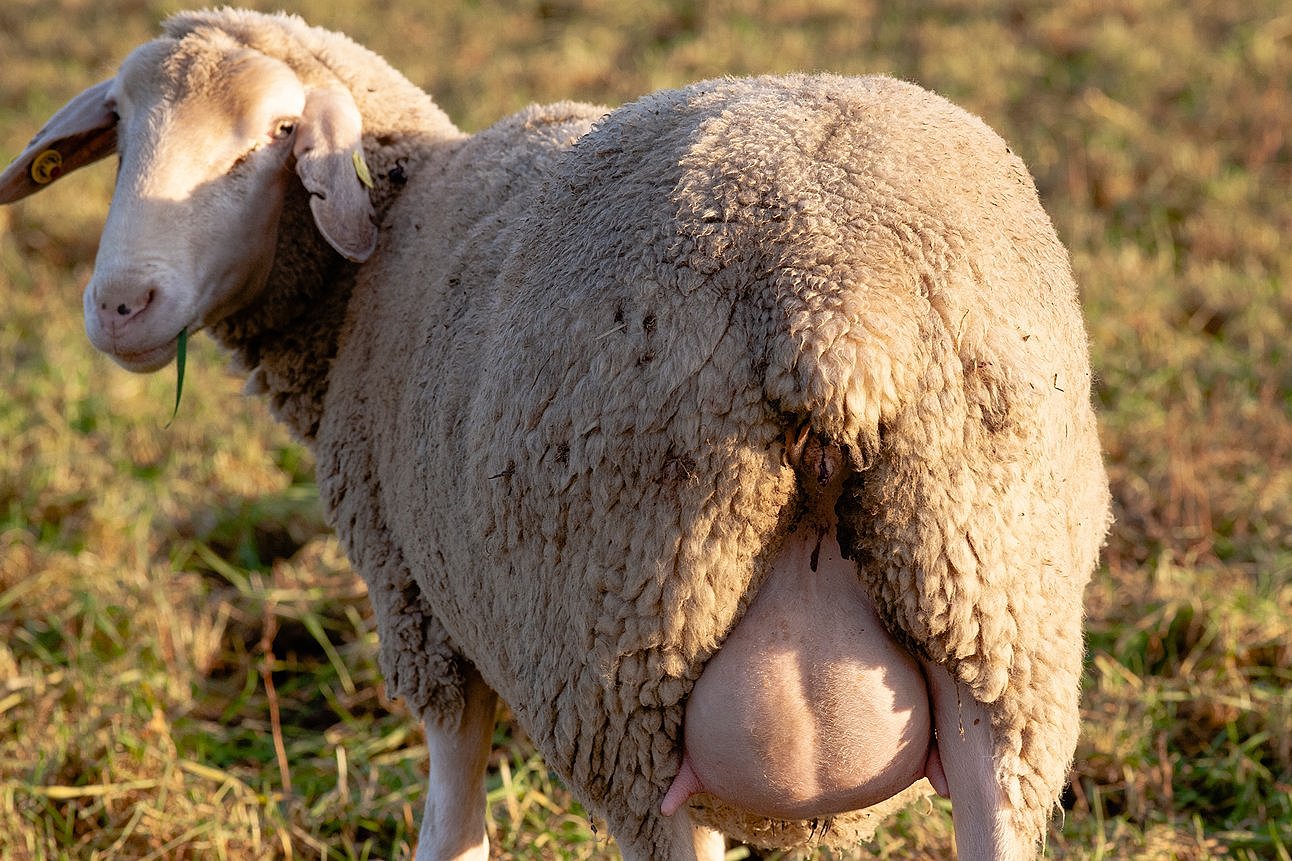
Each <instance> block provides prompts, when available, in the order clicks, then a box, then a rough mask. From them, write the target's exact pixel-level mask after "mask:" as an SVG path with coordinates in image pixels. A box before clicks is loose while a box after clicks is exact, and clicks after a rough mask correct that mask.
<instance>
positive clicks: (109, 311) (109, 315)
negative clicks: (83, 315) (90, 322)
mask: <svg viewBox="0 0 1292 861" xmlns="http://www.w3.org/2000/svg"><path fill="white" fill-rule="evenodd" d="M155 294H156V291H155V290H153V289H149V290H146V291H144V292H143V293H142V294H140V295H137V296H134V297H132V298H133V301H128V302H120V301H119V302H118V303H117V304H116V305H115V306H114V305H113V304H112V302H111V300H110V299H109V300H107V301H102V300H101V301H100V302H99V315H100V316H101V318H103V320H104V322H105V323H108V324H109V325H113V326H116V325H121V324H123V323H127V322H129V321H130V320H133V319H134V318H135V317H137V316H139V314H140V312H142V311H143V310H144V309H145V308H147V307H148V306H149V305H151V304H152V301H153V297H154V296H155Z"/></svg>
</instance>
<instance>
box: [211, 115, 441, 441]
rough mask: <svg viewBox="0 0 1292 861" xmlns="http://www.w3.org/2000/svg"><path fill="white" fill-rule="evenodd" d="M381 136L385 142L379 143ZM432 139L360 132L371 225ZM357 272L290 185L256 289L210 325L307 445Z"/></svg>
mask: <svg viewBox="0 0 1292 861" xmlns="http://www.w3.org/2000/svg"><path fill="white" fill-rule="evenodd" d="M382 140H387V141H392V142H393V143H392V145H389V146H382V144H381V143H380V141H382ZM438 140H439V141H442V140H443V139H438ZM436 144H437V138H435V137H434V136H431V135H429V134H427V133H420V134H411V135H410V134H408V133H402V134H399V135H395V134H374V135H365V147H364V149H365V156H366V159H367V161H368V164H369V168H370V170H371V172H372V177H373V179H374V181H375V187H374V188H373V190H372V192H371V195H370V196H371V199H372V203H373V208H374V210H375V214H376V218H377V223H378V224H381V223H383V221H384V219H385V216H386V212H387V211H388V210H389V209H390V207H391V206H392V205H393V204H394V202H395V200H396V199H397V198H398V196H399V194H400V193H401V192H402V189H403V183H404V181H405V176H406V174H405V173H404V172H405V171H406V170H413V169H414V168H413V167H412V165H414V164H416V163H417V162H419V161H420V160H422V159H423V158H425V157H427V154H428V153H429V152H431V151H432V150H433V149H434V148H435V146H436ZM358 272H359V264H355V263H350V262H348V261H346V260H345V259H344V258H342V257H341V256H340V255H339V254H337V253H336V252H335V251H334V250H333V249H332V248H331V246H329V245H328V244H327V242H326V241H325V240H324V239H323V237H322V235H320V234H319V232H318V229H317V228H316V227H315V225H314V221H313V217H312V215H311V214H310V209H309V195H308V193H307V192H306V191H305V190H304V189H303V188H302V187H301V186H299V184H293V185H292V186H291V188H290V190H289V191H288V193H287V198H286V200H285V202H284V206H283V214H282V217H281V218H280V220H279V225H278V239H277V244H276V249H275V253H274V261H273V264H272V267H271V269H270V273H269V276H268V279H267V282H266V285H265V287H264V289H263V291H262V292H261V293H260V294H259V295H258V296H257V297H255V298H254V299H253V301H251V302H249V303H247V305H246V306H245V307H244V308H243V309H242V310H240V311H237V312H235V313H234V314H231V315H230V316H229V317H227V318H225V319H224V320H221V321H220V322H218V323H216V324H214V325H213V326H212V327H211V329H210V331H211V334H212V335H213V336H214V337H215V338H216V340H217V341H219V342H220V343H221V344H223V345H224V346H225V347H226V348H228V349H229V350H230V351H232V353H233V354H234V357H235V360H236V362H237V364H238V365H239V366H241V368H242V369H244V370H245V371H246V372H247V373H248V375H249V376H248V385H247V389H248V391H249V392H251V393H253V394H260V395H264V396H265V397H266V399H267V400H268V402H269V405H270V408H271V410H272V411H273V413H274V415H275V416H276V417H277V418H278V419H279V420H280V421H282V422H283V423H285V424H286V425H287V426H288V427H289V428H290V429H291V431H292V432H293V433H294V434H295V435H296V436H297V437H298V438H300V439H301V440H302V441H304V442H305V443H307V444H311V445H312V444H313V442H314V438H315V435H316V433H317V431H318V426H319V422H320V420H321V418H322V415H323V400H324V397H325V395H326V393H327V389H328V378H329V374H330V370H331V366H332V362H333V360H334V359H335V358H336V356H337V351H338V348H339V341H340V335H341V331H342V328H343V324H344V322H345V316H346V309H347V307H348V306H349V302H350V297H351V294H352V292H353V290H354V285H355V280H356V277H357V275H358Z"/></svg>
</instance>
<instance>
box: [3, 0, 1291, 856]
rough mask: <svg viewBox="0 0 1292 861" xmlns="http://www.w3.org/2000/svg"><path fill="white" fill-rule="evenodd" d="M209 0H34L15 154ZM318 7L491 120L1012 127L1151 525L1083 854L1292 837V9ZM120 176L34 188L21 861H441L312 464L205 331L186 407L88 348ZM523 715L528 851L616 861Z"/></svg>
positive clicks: (1114, 570)
mask: <svg viewBox="0 0 1292 861" xmlns="http://www.w3.org/2000/svg"><path fill="white" fill-rule="evenodd" d="M284 5H286V6H287V7H289V8H298V9H299V8H303V7H304V5H305V4H303V3H299V2H290V3H286V4H284ZM175 8H178V7H176V6H174V5H173V4H171V3H149V2H143V0H135V2H130V0H122V1H121V2H111V3H108V2H90V0H64V2H61V3H54V4H49V3H36V2H34V0H10V2H8V3H7V4H4V5H3V6H0V57H3V58H4V63H3V65H4V74H3V75H0V153H7V154H13V153H16V152H17V151H18V150H19V149H20V148H21V146H22V144H23V143H24V142H25V141H26V140H27V138H28V137H30V135H31V134H32V133H33V132H34V131H35V129H36V128H37V127H38V126H39V125H40V124H41V122H42V121H43V120H44V119H45V118H46V117H47V116H48V115H49V113H50V112H51V111H52V110H54V109H56V108H57V107H58V105H60V104H61V103H62V102H63V101H64V100H65V99H66V98H68V97H70V96H71V95H73V94H74V93H75V92H78V91H79V90H80V88H82V87H84V86H85V85H88V84H90V83H92V82H94V81H95V80H98V79H100V78H102V77H104V76H106V75H108V74H111V72H112V70H113V68H114V67H115V65H116V64H117V63H118V62H119V61H120V59H121V58H122V56H123V55H124V53H125V52H126V51H127V50H128V49H129V48H130V47H132V46H133V45H134V44H135V43H136V42H138V41H140V40H142V39H144V38H147V37H148V36H150V35H151V34H152V33H153V32H154V29H155V23H156V21H157V20H158V19H159V18H160V17H161V16H162V15H163V14H164V13H165V12H168V11H173V10H174V9H175ZM308 14H309V17H310V18H311V19H312V20H313V21H315V22H317V23H321V24H324V25H327V26H331V27H334V28H337V29H341V30H344V31H346V32H348V33H350V34H352V35H354V36H355V37H356V38H358V39H359V40H360V41H363V42H364V43H366V44H368V45H369V46H371V47H373V48H374V49H376V50H378V51H379V52H381V53H383V54H384V55H385V56H387V57H388V58H389V59H391V61H392V62H393V63H394V64H395V65H396V66H397V67H399V68H401V69H403V70H405V71H406V72H407V73H408V75H409V76H410V78H412V79H413V80H414V81H415V82H417V83H419V84H422V85H423V86H425V87H427V89H428V90H430V91H431V92H432V93H434V94H435V95H436V96H437V98H438V99H439V100H440V102H441V103H442V104H443V105H444V107H445V108H446V109H447V110H448V111H449V113H450V114H451V115H453V116H454V117H455V118H457V119H458V120H459V121H460V123H461V124H462V125H463V126H464V127H467V128H479V127H481V126H483V125H485V124H487V123H489V122H490V121H492V120H493V119H495V118H497V117H498V116H501V115H502V114H504V113H506V112H508V111H511V110H514V109H516V108H519V107H521V106H522V105H523V104H524V103H525V102H527V101H530V100H555V99H559V98H577V99H584V100H589V101H597V102H603V103H607V104H616V103H620V102H622V101H625V100H628V99H631V98H633V97H634V96H636V95H638V94H640V93H642V92H646V91H648V90H651V89H654V88H657V87H661V86H670V85H675V84H679V83H683V82H685V81H688V80H692V79H695V78H700V77H705V76H711V75H717V74H727V73H732V74H739V73H746V72H763V71H781V70H790V69H823V70H832V71H839V72H858V73H859V72H875V71H882V72H888V73H892V74H896V75H898V76H901V77H906V78H909V79H913V80H917V81H919V82H921V83H923V84H925V85H927V86H930V87H932V88H934V89H936V90H939V91H940V92H942V93H944V94H946V95H948V96H950V97H952V98H953V99H955V100H957V101H959V102H960V103H962V104H964V105H965V106H966V107H968V108H970V109H971V110H974V111H976V112H978V113H979V114H981V115H982V116H983V117H984V118H985V119H987V120H988V122H989V123H991V124H992V125H993V126H995V127H996V128H997V129H999V130H1000V131H1001V132H1002V133H1003V134H1004V135H1005V136H1006V138H1007V139H1009V140H1010V141H1011V143H1012V145H1013V146H1014V148H1015V149H1016V150H1017V151H1019V152H1020V153H1021V154H1022V155H1023V157H1024V159H1025V160H1026V161H1027V162H1028V164H1029V165H1030V166H1031V167H1032V169H1033V171H1034V172H1035V174H1036V176H1037V180H1038V184H1039V186H1040V188H1041V191H1042V194H1043V196H1044V198H1045V201H1046V205H1047V207H1048V208H1049V210H1050V212H1051V213H1052V215H1053V217H1054V219H1055V222H1056V225H1057V226H1058V228H1059V231H1060V233H1061V234H1062V236H1063V237H1064V239H1065V241H1066V242H1067V243H1068V244H1069V246H1070V247H1071V249H1072V251H1073V259H1074V267H1075V269H1076V271H1077V276H1078V280H1079V281H1080V283H1081V284H1082V285H1083V288H1084V298H1085V302H1086V306H1087V309H1088V318H1089V321H1090V328H1091V338H1092V350H1093V355H1094V360H1095V366H1096V369H1097V373H1098V376H1099V383H1098V390H1097V393H1096V396H1097V399H1098V403H1099V406H1100V408H1101V412H1102V416H1103V422H1104V429H1105V435H1104V441H1105V445H1106V448H1107V450H1108V458H1109V467H1110V472H1111V475H1112V480H1113V487H1114V493H1115V497H1116V506H1117V519H1118V522H1117V525H1116V527H1115V529H1114V534H1113V536H1112V539H1111V541H1110V545H1109V548H1108V552H1107V557H1106V558H1107V562H1106V565H1105V567H1104V568H1102V569H1101V571H1100V572H1099V574H1098V575H1097V576H1096V579H1095V582H1094V583H1093V584H1092V586H1091V588H1090V590H1089V592H1088V604H1089V615H1090V625H1089V628H1090V658H1089V662H1088V671H1087V678H1086V688H1085V699H1084V705H1083V708H1084V710H1085V717H1086V721H1085V727H1086V735H1085V738H1084V740H1083V742H1082V744H1081V747H1080V749H1079V751H1078V759H1077V764H1076V766H1075V769H1074V774H1073V781H1072V787H1071V791H1070V792H1069V793H1068V795H1067V796H1066V797H1065V799H1064V807H1065V811H1064V816H1063V817H1062V819H1061V821H1056V823H1055V826H1054V829H1053V831H1052V834H1051V837H1050V841H1049V847H1048V852H1049V854H1050V855H1051V856H1052V857H1056V858H1057V857H1063V858H1128V859H1162V858H1178V859H1203V858H1213V857H1235V858H1252V859H1255V858H1281V859H1288V858H1289V857H1290V855H1289V853H1290V852H1292V801H1290V800H1289V797H1290V795H1292V669H1290V668H1292V630H1290V628H1292V623H1290V622H1289V612H1288V608H1289V607H1292V348H1289V344H1292V331H1290V330H1292V325H1290V321H1292V290H1289V289H1288V286H1287V285H1288V284H1289V281H1290V279H1289V276H1290V275H1292V250H1289V247H1288V245H1287V243H1286V241H1285V239H1284V237H1286V236H1288V235H1292V202H1290V200H1292V195H1289V189H1290V188H1292V141H1290V140H1289V135H1290V134H1292V132H1290V131H1289V130H1292V93H1290V92H1289V86H1290V82H1292V14H1289V12H1288V9H1287V7H1286V4H1285V3H1283V2H1281V0H1256V2H1253V3H1245V4H1235V3H1222V2H1213V0H1197V2H1193V3H1190V4H1179V3H1172V2H1168V0H1117V2H1114V3H1111V4H1109V3H1098V4H1096V3H1084V2H1078V3H1071V4H1061V5H1056V6H1053V7H1052V8H1051V7H1045V6H1041V5H1039V4H1028V3H1019V2H1006V0H984V2H979V3H969V2H964V0H940V2H929V3H924V4H919V5H918V6H915V7H913V8H903V9H902V10H900V11H899V10H897V9H896V8H886V7H885V6H883V5H881V4H879V3H877V2H867V0H861V2H857V0H819V2H809V0H788V2H778V3H775V4H773V3H770V2H755V0H722V2H717V3H711V4H690V3H684V2H677V0H646V2H637V3H628V4H619V3H610V2H605V0H531V2H514V3H504V2H501V0H474V2H470V3H465V2H464V3H457V4H450V3H443V4H433V3H414V2H406V0H392V2H386V3H381V4H377V3H371V4H368V3H339V2H337V3H312V4H310V9H309V12H308ZM110 185H111V171H110V169H109V168H106V167H100V168H95V169H91V170H88V171H85V172H83V173H82V174H78V176H77V177H76V178H75V179H74V180H72V181H68V182H64V183H60V184H58V185H56V186H54V187H52V188H51V189H50V190H49V191H47V192H45V193H43V194H42V195H39V196H38V197H37V198H35V199H33V200H32V201H31V202H30V203H27V204H23V205H21V206H19V207H16V208H14V209H10V210H4V211H0V295H2V296H3V298H4V303H5V309H6V314H5V315H4V316H3V319H0V367H4V368H6V370H7V373H6V374H5V378H6V380H7V383H6V385H5V387H4V389H3V391H2V392H0V438H2V439H3V440H4V445H3V447H0V857H3V858H14V859H28V858H31V859H44V858H78V859H79V858H237V859H241V858H262V857H274V858H278V857H304V858H315V857H318V858H325V857H326V858H379V857H380V858H386V857H398V856H402V855H406V854H407V851H408V845H409V843H410V842H411V839H412V835H414V834H415V821H416V818H417V817H416V814H417V810H418V804H419V799H420V795H421V786H420V784H421V782H422V780H423V776H424V770H425V766H424V757H425V751H424V749H423V748H422V747H421V740H420V735H419V732H418V730H417V728H416V726H415V725H414V724H413V723H412V722H411V721H409V720H408V718H407V716H406V715H405V714H404V713H403V712H402V711H401V710H400V708H399V706H398V705H397V704H394V705H392V704H391V703H388V702H386V701H385V700H384V698H383V695H382V693H381V691H382V688H381V684H380V679H379V676H378V673H377V670H376V666H375V657H374V635H373V632H372V628H371V624H370V622H369V620H368V616H367V610H366V608H365V604H364V601H363V598H362V586H361V584H359V583H358V581H357V580H356V579H355V578H354V576H353V575H352V574H351V573H350V571H349V569H348V568H347V566H346V564H345V562H344V560H343V559H342V558H341V557H340V554H339V553H338V551H337V549H336V544H335V542H334V540H333V539H332V538H331V537H330V536H329V535H328V534H327V532H326V530H325V529H324V527H323V525H322V523H321V522H320V518H319V514H318V511H317V506H316V503H315V502H314V489H313V487H312V485H311V478H310V464H309V458H308V455H307V454H306V453H305V452H303V451H302V450H301V449H299V448H298V447H297V446H295V445H294V444H292V443H291V442H290V441H289V440H288V438H287V436H286V434H285V433H284V432H283V431H282V430H281V429H280V428H277V427H276V426H274V425H272V424H271V423H270V421H269V420H268V419H267V417H266V415H265V412H264V410H263V409H262V408H261V407H260V405H259V404H257V403H255V402H248V401H246V400H245V399H243V398H242V397H241V396H240V395H239V394H238V382H237V381H235V380H232V379H230V378H229V377H227V376H226V375H225V374H224V372H223V371H221V370H220V367H221V361H220V357H219V356H218V355H217V354H216V351H215V350H214V349H213V348H212V347H211V345H210V344H209V343H208V342H206V341H204V340H202V339H198V340H197V341H196V342H195V343H194V345H193V349H192V351H191V357H190V369H189V376H188V383H187V386H186V389H187V390H186V393H185V401H184V404H183V406H182V407H181V411H180V416H179V418H178V419H177V420H176V422H175V423H174V425H172V426H171V427H170V428H169V429H166V430H163V428H162V426H163V425H164V424H165V422H166V420H167V418H168V416H169V406H170V402H171V399H172V398H173V396H174V389H173V386H174V379H173V377H171V376H169V375H166V374H162V375H158V376H156V377H152V378H139V377H133V376H130V375H128V374H126V373H124V372H122V371H120V370H118V369H116V368H115V367H114V366H112V364H111V363H110V362H108V361H107V360H105V359H103V358H102V357H99V356H96V355H94V354H93V351H92V350H91V348H90V347H89V345H88V343H86V341H85V339H84V337H83V335H82V333H81V325H80V320H79V297H78V293H79V289H80V287H81V285H82V284H83V283H84V281H85V280H86V278H87V277H88V272H89V266H90V264H91V262H92V260H93V255H94V249H95V243H96V237H97V233H98V226H99V223H100V221H101V219H102V216H103V213H104V212H105V210H106V203H107V200H108V196H109V192H110ZM266 682H268V684H266ZM270 691H272V694H273V696H272V698H271V697H270V696H268V695H267V693H268V692H270ZM275 713H276V714H277V718H275V716H274V715H275ZM275 721H277V722H278V724H279V726H280V730H279V731H278V732H275V731H274V724H275ZM510 732H511V730H510V729H509V728H508V727H507V725H506V724H505V723H503V724H502V725H500V728H499V730H498V737H497V739H496V741H497V744H498V751H499V752H498V753H497V754H496V755H495V756H496V760H497V762H496V764H497V765H498V766H499V768H498V775H497V776H496V777H495V778H494V779H493V783H492V784H491V791H490V827H491V829H492V833H493V836H494V843H495V846H497V847H498V849H499V852H500V854H502V855H505V856H508V857H524V858H530V857H533V858H565V857H568V858H600V857H608V856H613V849H612V848H611V846H610V845H609V844H608V841H607V840H606V838H605V836H604V833H601V834H597V833H594V832H593V831H592V830H591V829H590V827H589V823H588V822H587V819H586V817H585V816H584V815H583V813H582V811H581V810H580V809H579V808H578V806H577V804H575V803H573V802H572V801H571V799H570V798H569V796H568V794H567V793H565V791H564V790H563V789H562V788H561V787H560V786H559V785H558V784H557V783H556V782H555V781H554V780H553V778H552V777H551V776H550V775H549V774H548V772H547V770H546V769H545V768H544V766H543V765H542V763H541V761H540V760H539V759H537V758H536V757H535V756H534V754H533V752H532V748H531V747H530V746H529V745H528V743H527V742H526V741H525V740H524V739H523V738H518V737H513V736H511V735H510V734H509V733H510ZM276 741H277V742H279V743H280V744H281V755H280V753H279V751H278V749H277V748H276ZM283 761H285V762H286V763H288V769H289V770H284V769H283V768H282V767H280V763H281V762H283ZM950 839H951V838H950V831H949V825H948V818H947V814H946V808H945V806H944V805H939V806H936V807H934V808H931V809H929V810H914V811H908V812H907V813H905V814H903V815H902V816H901V817H900V818H899V819H898V820H896V821H895V822H894V823H893V824H892V826H891V827H889V828H887V829H886V830H885V831H884V832H883V833H882V834H881V835H880V837H879V839H878V840H877V842H876V843H875V845H874V846H872V847H869V848H870V849H872V850H874V851H875V853H876V854H878V855H880V856H881V857H892V858H939V857H945V856H946V854H947V852H948V848H949V845H950ZM737 854H738V853H737Z"/></svg>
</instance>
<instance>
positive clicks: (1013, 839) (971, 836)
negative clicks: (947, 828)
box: [922, 660, 1036, 861]
mask: <svg viewBox="0 0 1292 861" xmlns="http://www.w3.org/2000/svg"><path fill="white" fill-rule="evenodd" d="M922 663H923V665H924V672H925V676H926V677H927V678H928V681H929V693H930V701H931V702H932V704H933V711H934V715H933V722H934V727H935V732H936V736H937V740H936V745H935V747H934V748H933V749H932V750H931V751H930V754H929V762H928V764H927V766H926V769H927V770H928V775H929V779H930V781H932V783H933V785H934V787H935V788H936V789H937V790H938V792H939V793H940V794H942V795H949V796H950V798H951V819H952V823H953V825H954V827H955V833H956V857H957V858H958V859H959V861H1029V859H1034V858H1035V857H1036V846H1035V842H1034V841H1033V840H1032V838H1031V836H1030V835H1025V834H1020V833H1018V831H1017V830H1016V829H1015V827H1014V825H1013V822H1012V819H1013V817H1012V816H1011V815H1010V814H1011V812H1012V811H1011V809H1010V805H1009V801H1008V800H1007V799H1006V798H1005V794H1004V792H1002V791H1001V788H1000V786H999V785H998V784H997V782H996V776H995V769H994V768H993V767H992V748H993V746H994V739H993V738H992V730H991V715H989V714H988V712H987V708H986V706H984V705H983V704H982V703H980V702H978V701H977V700H975V699H974V698H973V696H971V695H970V693H969V691H968V690H966V689H965V688H964V687H963V686H961V685H959V684H958V683H957V682H956V681H955V680H954V679H953V678H952V677H951V674H950V673H949V672H947V669H946V667H943V666H941V665H940V664H935V663H933V662H932V661H928V660H924V661H922Z"/></svg>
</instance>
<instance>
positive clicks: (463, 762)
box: [417, 667, 498, 861]
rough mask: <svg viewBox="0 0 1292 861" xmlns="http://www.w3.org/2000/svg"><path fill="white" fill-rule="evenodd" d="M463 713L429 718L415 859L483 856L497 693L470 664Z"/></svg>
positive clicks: (453, 860)
mask: <svg viewBox="0 0 1292 861" xmlns="http://www.w3.org/2000/svg"><path fill="white" fill-rule="evenodd" d="M462 694H463V707H462V712H461V714H459V715H456V716H454V717H446V718H440V719H437V718H435V717H427V718H426V719H425V721H424V726H425V727H426V747H427V749H428V751H429V752H430V759H431V775H430V780H429V782H428V786H427V790H426V807H425V809H424V810H423V811H422V827H421V831H420V832H418V836H417V861H486V859H488V857H489V835H488V834H486V833H485V817H484V811H485V768H486V767H487V766H488V764H489V751H490V749H491V747H492V742H493V726H494V710H495V707H496V706H497V704H498V695H497V694H495V693H494V692H493V690H492V689H491V688H490V687H489V686H488V685H486V684H485V682H484V680H483V679H482V678H480V674H479V673H478V672H476V670H475V668H474V667H469V668H468V671H467V672H465V673H464V674H463V684H462Z"/></svg>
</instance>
